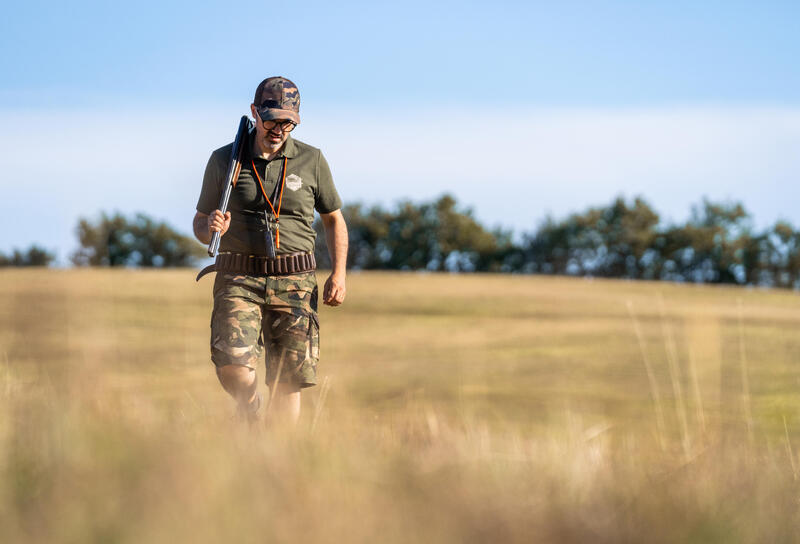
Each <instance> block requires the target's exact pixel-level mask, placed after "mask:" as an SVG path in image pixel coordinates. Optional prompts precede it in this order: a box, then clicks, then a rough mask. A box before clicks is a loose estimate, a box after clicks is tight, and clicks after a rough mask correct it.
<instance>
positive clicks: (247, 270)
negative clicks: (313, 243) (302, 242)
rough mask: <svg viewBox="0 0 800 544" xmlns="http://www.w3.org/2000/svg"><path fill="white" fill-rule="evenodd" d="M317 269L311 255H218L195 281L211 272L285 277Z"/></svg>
mask: <svg viewBox="0 0 800 544" xmlns="http://www.w3.org/2000/svg"><path fill="white" fill-rule="evenodd" d="M316 268H317V261H316V260H315V259H314V254H313V253H290V254H287V255H278V256H277V257H275V258H274V259H271V258H269V257H265V256H261V255H246V254H244V253H220V254H219V255H217V260H216V262H215V263H214V264H212V265H209V266H207V267H205V268H204V269H202V270H201V271H200V273H199V274H198V275H197V279H196V280H195V281H199V280H200V278H202V277H203V276H205V275H206V274H210V273H211V272H225V273H228V274H244V275H247V276H287V275H289V274H302V273H303V272H311V271H312V270H315V269H316Z"/></svg>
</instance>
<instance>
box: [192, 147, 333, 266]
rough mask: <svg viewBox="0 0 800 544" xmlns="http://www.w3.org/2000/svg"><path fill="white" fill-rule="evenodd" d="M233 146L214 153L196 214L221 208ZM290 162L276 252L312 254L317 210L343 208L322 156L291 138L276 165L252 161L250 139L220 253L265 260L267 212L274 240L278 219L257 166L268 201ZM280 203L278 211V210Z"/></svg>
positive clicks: (328, 210)
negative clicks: (256, 174) (284, 163)
mask: <svg viewBox="0 0 800 544" xmlns="http://www.w3.org/2000/svg"><path fill="white" fill-rule="evenodd" d="M232 148H233V143H230V144H228V145H226V146H224V147H221V148H219V149H217V150H216V151H214V152H213V153H211V157H210V158H209V159H208V164H207V165H206V172H205V175H204V176H203V188H202V190H201V191H200V198H199V200H198V201H197V211H199V212H201V213H204V214H210V213H211V212H213V211H214V210H216V209H217V208H218V207H219V201H220V198H221V197H222V192H223V189H224V187H223V184H224V183H225V176H226V175H227V173H228V162H229V160H230V156H231V149H232ZM284 157H285V158H286V182H285V184H284V188H283V198H282V201H281V207H280V218H279V222H278V223H277V225H278V227H279V229H280V247H279V248H277V250H276V251H277V253H296V252H313V251H314V241H315V239H316V234H315V232H314V229H313V228H312V227H311V225H312V223H313V222H314V210H317V211H318V212H319V213H330V212H333V211H336V210H338V209H339V208H341V207H342V201H341V199H340V198H339V194H338V193H337V192H336V187H335V186H334V184H333V177H332V176H331V171H330V168H329V167H328V163H327V161H325V157H323V156H322V152H321V151H320V150H319V149H317V148H316V147H312V146H310V145H308V144H305V143H303V142H301V141H299V140H294V139H293V138H292V137H291V136H289V137H288V138H287V139H286V143H285V144H284V146H283V150H282V151H281V153H280V154H279V155H278V156H277V157H275V158H274V159H272V160H269V161H267V160H265V159H262V158H254V157H253V153H252V147H251V138H248V141H247V145H246V146H245V148H244V153H243V157H242V170H241V172H240V173H239V180H238V181H237V182H236V187H234V188H233V191H231V198H230V201H229V203H228V210H229V211H230V212H231V226H230V228H229V229H228V232H226V233H225V235H224V236H223V237H222V239H221V240H220V251H233V252H237V253H247V254H251V255H265V254H266V252H267V250H266V243H265V239H264V231H265V228H266V224H267V222H266V219H265V217H264V210H265V209H266V210H268V211H269V219H270V221H271V222H272V230H273V239H274V233H275V226H276V224H275V217H274V215H273V213H272V210H271V209H270V207H269V205H268V204H267V202H266V200H265V199H264V196H263V194H262V193H261V189H260V187H259V185H258V181H257V179H256V176H255V175H254V174H253V166H254V165H255V168H256V171H257V172H258V175H259V176H261V181H262V182H263V184H264V191H265V192H266V193H267V197H269V198H272V196H273V193H274V191H275V187H276V186H277V185H278V184H279V183H280V181H281V169H282V167H283V160H284ZM277 207H278V206H277V202H276V204H275V208H276V209H277Z"/></svg>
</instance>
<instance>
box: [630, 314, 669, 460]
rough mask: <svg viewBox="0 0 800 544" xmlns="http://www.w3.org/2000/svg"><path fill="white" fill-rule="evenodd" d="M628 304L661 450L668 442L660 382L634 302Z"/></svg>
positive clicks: (664, 448)
mask: <svg viewBox="0 0 800 544" xmlns="http://www.w3.org/2000/svg"><path fill="white" fill-rule="evenodd" d="M627 306H628V315H630V317H631V321H632V322H633V330H634V332H635V334H636V340H637V341H638V343H639V351H641V353H642V361H644V369H645V371H646V372H647V381H648V383H649V384H650V396H651V397H652V399H653V407H654V409H655V412H656V431H657V434H658V442H659V445H660V446H661V451H664V450H666V447H667V444H666V440H665V438H664V436H665V428H666V426H665V424H664V410H663V408H662V406H661V394H660V393H659V392H658V382H657V381H656V376H655V373H654V372H653V365H652V363H651V362H650V357H648V355H647V350H646V349H645V342H644V335H643V334H642V328H641V327H640V326H639V320H638V319H637V318H636V313H635V312H634V311H633V302H631V301H630V300H628V301H627Z"/></svg>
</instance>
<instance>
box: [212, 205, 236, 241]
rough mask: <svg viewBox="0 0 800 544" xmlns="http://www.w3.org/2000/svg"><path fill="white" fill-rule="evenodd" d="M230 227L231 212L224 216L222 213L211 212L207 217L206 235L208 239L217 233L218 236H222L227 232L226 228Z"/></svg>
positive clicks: (217, 211)
mask: <svg viewBox="0 0 800 544" xmlns="http://www.w3.org/2000/svg"><path fill="white" fill-rule="evenodd" d="M230 226H231V212H225V215H222V212H221V211H219V210H214V211H213V212H211V215H209V216H208V234H209V237H210V236H213V233H215V232H219V235H220V236H223V235H224V234H225V233H226V232H228V228H229V227H230Z"/></svg>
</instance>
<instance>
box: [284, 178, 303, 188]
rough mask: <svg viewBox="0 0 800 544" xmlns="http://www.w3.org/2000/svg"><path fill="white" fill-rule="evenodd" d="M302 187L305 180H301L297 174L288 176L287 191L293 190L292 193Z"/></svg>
mask: <svg viewBox="0 0 800 544" xmlns="http://www.w3.org/2000/svg"><path fill="white" fill-rule="evenodd" d="M302 186H303V178H301V177H300V176H298V175H297V174H289V175H288V176H286V188H287V189H291V190H292V191H296V190H298V189H299V188H300V187H302Z"/></svg>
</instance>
